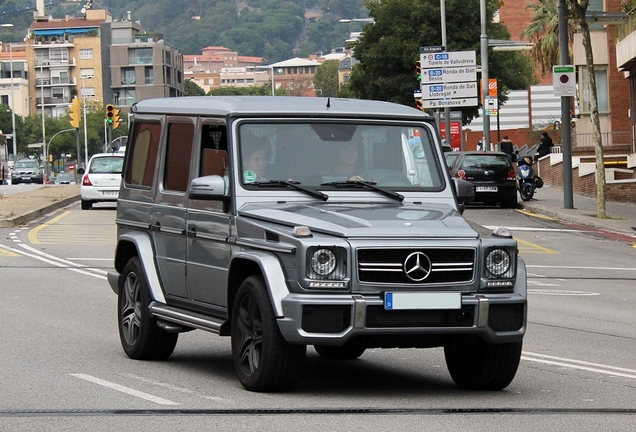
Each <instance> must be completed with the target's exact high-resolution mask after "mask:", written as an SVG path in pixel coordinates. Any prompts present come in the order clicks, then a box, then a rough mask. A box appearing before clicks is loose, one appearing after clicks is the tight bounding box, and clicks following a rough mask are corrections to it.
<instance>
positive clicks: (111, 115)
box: [106, 104, 119, 129]
mask: <svg viewBox="0 0 636 432" xmlns="http://www.w3.org/2000/svg"><path fill="white" fill-rule="evenodd" d="M106 123H108V124H109V125H111V126H112V127H113V129H117V128H118V127H119V110H118V109H117V108H115V107H114V106H113V105H112V104H108V105H106Z"/></svg>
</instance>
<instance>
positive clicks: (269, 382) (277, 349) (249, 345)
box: [231, 276, 307, 392]
mask: <svg viewBox="0 0 636 432" xmlns="http://www.w3.org/2000/svg"><path fill="white" fill-rule="evenodd" d="M231 324H232V328H231V338H232V358H233V360H234V369H235V370H236V374H237V375H238V378H239V381H240V382H241V384H242V385H243V387H245V389H247V390H250V391H254V392H279V391H287V390H291V389H292V388H293V387H294V386H295V385H296V382H297V380H298V376H299V374H300V371H301V369H302V366H303V364H304V361H305V352H306V349H307V347H306V346H305V345H292V344H289V343H287V341H285V339H284V338H283V335H282V334H281V332H280V330H279V328H278V324H277V323H276V318H275V317H274V311H273V309H272V306H271V303H270V300H269V295H268V293H267V288H266V286H265V281H264V280H263V278H262V277H261V276H250V277H248V278H247V279H245V280H244V281H243V283H241V286H240V287H239V290H238V293H237V295H236V298H235V300H234V306H233V307H232V318H231Z"/></svg>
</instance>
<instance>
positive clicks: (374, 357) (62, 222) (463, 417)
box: [0, 204, 636, 432]
mask: <svg viewBox="0 0 636 432" xmlns="http://www.w3.org/2000/svg"><path fill="white" fill-rule="evenodd" d="M465 216H466V217H467V218H468V219H470V220H473V221H475V222H478V223H481V224H483V225H486V226H494V225H504V226H507V227H509V228H510V229H511V230H512V232H513V234H514V236H515V237H516V238H517V239H518V241H519V249H520V254H521V256H522V257H523V258H524V259H525V261H526V264H527V265H528V272H529V275H530V278H529V290H530V294H529V308H530V309H529V323H528V333H527V336H526V339H525V341H524V353H523V358H522V361H521V365H520V368H519V371H518V373H517V376H516V378H515V380H514V381H513V382H512V384H511V385H510V386H509V387H508V388H507V389H505V390H504V391H500V392H468V391H464V390H461V389H458V388H457V387H456V386H455V385H454V383H453V381H452V380H451V378H450V376H449V374H448V372H447V370H446V365H445V362H444V356H443V352H442V350H441V349H428V350H413V349H406V350H399V349H395V350H380V349H378V350H368V351H367V352H366V353H365V354H364V355H363V356H362V357H361V358H360V359H359V360H355V361H326V360H324V359H321V358H320V357H318V356H317V354H316V353H315V352H314V351H313V349H312V348H308V351H307V353H308V355H307V365H306V371H305V375H304V379H303V380H302V381H301V383H300V384H299V386H298V387H297V388H296V389H295V390H294V391H293V392H291V393H283V394H256V393H250V392H247V391H245V390H244V389H243V388H242V387H241V385H240V384H239V382H238V380H237V379H236V376H235V374H234V370H233V366H232V360H231V355H230V343H229V339H228V338H220V337H218V336H215V335H212V334H208V333H205V332H202V331H194V332H190V333H185V334H182V335H180V338H179V343H178V344H177V348H176V350H175V353H174V354H173V356H172V357H171V358H170V359H169V360H168V361H163V362H141V361H134V360H130V359H128V358H127V357H126V356H125V354H124V353H123V351H122V349H121V346H120V344H119V338H118V333H117V318H116V297H115V295H114V294H113V292H112V291H111V290H110V287H109V286H108V283H107V282H106V280H105V272H106V270H107V269H109V268H110V267H112V257H113V253H114V247H115V237H114V217H115V212H114V208H113V207H112V206H110V205H108V204H100V205H97V206H96V207H95V208H94V209H93V210H90V211H81V210H80V209H79V206H78V205H76V206H73V207H71V208H67V209H65V210H63V211H61V212H58V213H57V214H55V215H54V216H52V217H51V218H49V219H47V220H43V221H40V222H39V223H34V224H32V225H31V226H30V227H28V228H24V229H20V228H14V229H2V230H0V234H2V235H1V240H0V269H1V274H2V279H1V283H0V285H1V288H0V290H1V291H0V292H1V293H2V294H3V300H2V302H0V325H1V326H2V329H3V331H2V338H1V339H0V365H1V367H0V383H2V384H1V385H0V431H2V432H5V431H22V430H37V431H58V430H77V431H80V430H82V431H83V430H91V431H93V430H94V431H106V430H108V431H111V430H135V431H139V430H153V431H162V430H227V431H235V430H236V431H239V430H247V429H249V430H253V429H258V430H262V431H281V430H290V431H291V430H294V431H296V430H303V431H321V432H323V431H343V430H346V431H349V430H351V431H353V430H373V431H393V430H401V431H422V430H431V431H433V430H434V431H457V430H462V431H490V430H493V429H495V428H496V429H497V430H516V431H544V432H545V431H562V430H570V429H576V430H579V431H599V430H620V431H622V430H633V429H634V424H636V402H635V401H636V398H635V397H634V396H635V393H636V360H634V356H633V353H634V352H636V336H634V335H636V328H635V327H636V318H634V314H633V310H634V304H635V302H636V288H634V287H635V286H636V284H635V283H634V280H635V279H636V265H635V264H634V263H635V262H636V260H635V259H634V258H635V256H636V249H634V248H633V247H631V245H628V244H627V243H625V242H623V241H620V240H616V239H609V238H607V237H606V236H605V235H604V234H602V233H596V232H589V231H583V230H577V229H576V227H573V226H563V225H561V224H559V223H557V222H556V221H553V220H550V219H544V218H532V217H529V216H527V215H525V214H523V213H521V212H517V211H512V210H503V209H490V208H471V209H469V210H467V211H466V213H465Z"/></svg>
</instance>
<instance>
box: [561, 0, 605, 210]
mask: <svg viewBox="0 0 636 432" xmlns="http://www.w3.org/2000/svg"><path fill="white" fill-rule="evenodd" d="M567 4H568V6H569V8H570V10H571V11H572V12H573V13H574V17H575V18H574V19H575V22H576V24H578V26H579V27H580V28H581V34H582V35H583V47H584V48H585V65H586V73H587V83H588V91H589V94H590V118H591V120H592V133H593V136H594V154H595V156H596V216H597V217H599V218H607V213H606V211H605V184H606V181H605V157H604V155H603V142H602V140H601V122H600V119H599V115H598V94H597V91H596V73H595V71H594V55H593V53H592V39H591V37H590V26H589V24H588V22H587V19H586V18H585V14H586V12H587V8H588V6H589V5H590V0H567Z"/></svg>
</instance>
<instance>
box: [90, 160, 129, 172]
mask: <svg viewBox="0 0 636 432" xmlns="http://www.w3.org/2000/svg"><path fill="white" fill-rule="evenodd" d="M123 165H124V158H123V157H122V156H105V157H99V158H95V159H93V161H92V162H91V164H90V168H89V171H90V173H91V174H121V169H122V167H123Z"/></svg>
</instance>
